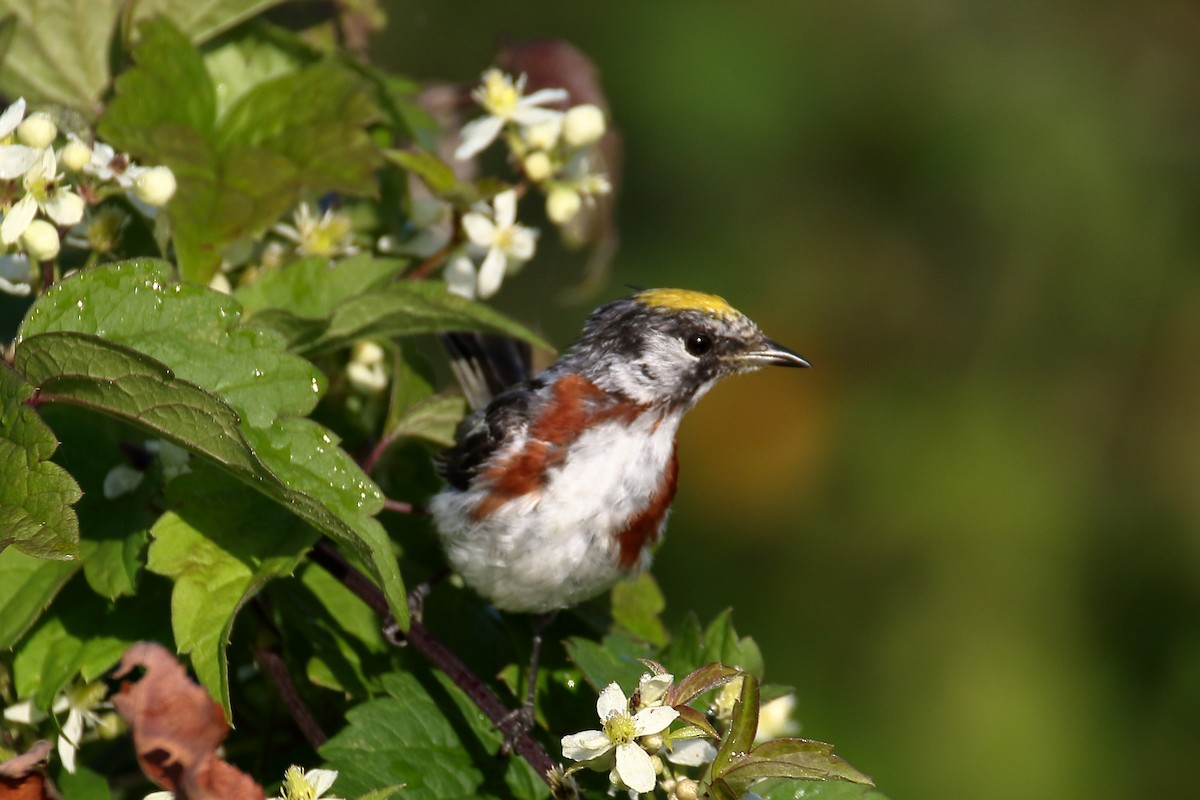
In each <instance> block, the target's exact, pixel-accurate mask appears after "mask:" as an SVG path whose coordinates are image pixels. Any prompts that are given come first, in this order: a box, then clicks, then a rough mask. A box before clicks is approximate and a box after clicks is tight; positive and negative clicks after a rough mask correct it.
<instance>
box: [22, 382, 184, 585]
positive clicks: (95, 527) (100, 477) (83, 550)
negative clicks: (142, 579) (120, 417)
mask: <svg viewBox="0 0 1200 800" xmlns="http://www.w3.org/2000/svg"><path fill="white" fill-rule="evenodd" d="M40 411H41V412H42V418H43V419H44V420H45V421H46V423H47V424H48V425H49V426H50V427H51V428H52V429H53V430H54V433H55V434H56V435H57V436H58V438H59V440H60V441H61V444H60V446H59V449H58V454H57V455H56V456H55V458H56V460H57V462H58V463H59V464H61V465H62V466H63V467H64V468H65V469H67V470H68V471H69V472H70V473H71V475H72V476H74V478H75V479H76V480H77V481H78V482H79V486H80V488H81V489H83V499H82V500H80V501H79V503H78V504H77V505H76V507H75V510H76V513H77V514H78V515H79V525H80V529H81V530H82V536H81V538H80V541H79V552H80V560H81V561H83V574H84V577H85V578H86V579H87V582H88V585H89V586H91V587H92V591H94V592H96V594H99V595H101V596H103V597H106V598H108V599H109V600H115V599H116V598H117V597H120V596H122V595H127V594H133V593H134V591H135V589H136V586H137V581H138V576H139V574H140V572H141V569H142V566H143V564H144V561H145V549H146V542H147V541H148V532H149V530H150V526H151V525H153V524H154V520H155V519H156V518H157V517H158V514H159V513H160V512H159V511H158V510H156V509H155V507H154V504H153V498H154V495H155V494H156V493H157V492H158V490H159V489H160V488H161V480H160V475H161V470H159V469H157V468H155V464H154V463H153V462H151V463H148V464H145V466H146V467H147V469H146V470H145V471H144V472H142V473H141V474H142V479H141V483H140V484H139V485H138V486H137V488H135V489H134V490H133V491H131V492H129V493H128V494H124V495H121V496H119V497H114V498H111V499H110V498H108V497H105V495H104V481H105V478H106V477H107V475H108V473H109V471H110V470H112V469H113V468H116V467H118V466H120V467H124V468H127V469H128V468H129V467H130V460H129V457H128V455H127V451H129V450H130V448H137V449H139V450H140V449H141V448H142V447H143V446H144V443H145V440H146V434H145V433H143V432H142V431H140V430H138V429H136V428H134V427H132V426H129V425H125V424H123V423H121V422H119V421H117V420H116V419H113V418H111V417H97V415H96V414H93V413H90V412H89V411H87V410H86V409H80V408H73V407H70V406H67V405H65V404H54V403H47V404H45V405H43V406H42V407H41V409H40ZM146 455H147V458H149V454H148V453H147V454H146Z"/></svg>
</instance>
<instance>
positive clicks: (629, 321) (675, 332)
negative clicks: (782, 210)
mask: <svg viewBox="0 0 1200 800" xmlns="http://www.w3.org/2000/svg"><path fill="white" fill-rule="evenodd" d="M771 365H775V366H785V367H807V366H808V362H806V361H805V360H804V359H803V358H801V357H800V356H798V355H796V354H795V353H793V352H792V351H791V350H788V349H787V348H786V347H783V346H781V345H778V344H776V343H775V342H773V341H771V340H770V339H768V338H766V337H765V336H764V335H763V334H762V332H761V331H760V330H759V329H758V326H756V325H755V324H754V323H753V322H751V321H750V320H749V319H748V318H747V317H746V316H745V315H744V314H742V313H741V312H740V311H737V310H736V309H735V308H733V307H732V306H730V305H729V304H728V303H727V302H725V300H723V299H721V298H720V297H717V296H715V295H711V294H704V293H702V292H695V291H688V290H684V289H649V290H646V291H640V292H638V293H636V294H634V295H633V296H632V297H628V298H624V299H621V300H617V301H615V302H612V303H609V304H607V305H605V306H602V307H600V308H598V309H597V310H596V311H594V312H593V313H592V315H591V316H590V317H589V318H588V321H587V324H586V325H585V326H584V329H583V333H582V334H581V335H580V337H579V340H578V341H577V342H576V343H575V345H574V346H573V347H572V348H571V349H570V350H569V351H568V352H567V353H566V354H564V355H563V356H562V357H560V358H559V359H558V361H556V362H555V363H554V364H553V365H552V366H551V367H549V368H548V369H546V370H545V371H544V372H542V373H541V374H539V375H538V376H537V377H535V378H533V379H532V380H527V381H524V382H522V383H519V384H517V385H515V386H513V387H512V388H510V389H508V390H506V391H503V392H501V393H500V394H498V395H496V396H495V397H494V398H493V399H492V400H491V402H490V403H488V404H487V405H486V407H485V408H481V409H480V410H478V411H476V412H475V413H474V414H472V415H470V416H468V417H467V418H466V419H465V420H464V421H463V423H462V425H461V426H460V427H459V429H458V435H457V443H456V444H455V445H454V447H452V448H451V449H449V450H447V451H446V452H445V453H444V454H443V455H442V458H441V460H440V462H439V468H440V472H441V474H442V477H444V478H445V480H446V486H445V488H444V489H443V490H442V491H441V492H440V493H438V494H437V495H436V496H435V497H434V498H433V500H432V501H431V504H430V511H431V512H432V514H433V518H434V520H435V522H436V525H437V529H438V532H439V534H440V536H441V539H442V543H443V545H444V547H445V550H446V554H447V556H448V558H449V561H450V564H451V566H452V567H453V568H454V570H455V571H456V572H457V573H458V574H459V575H461V576H462V578H463V580H464V581H465V582H466V584H467V585H468V586H470V587H471V588H472V589H474V590H475V591H476V592H478V593H479V594H481V595H483V596H484V597H485V598H487V599H488V600H490V601H491V602H492V603H493V604H494V605H495V606H496V607H497V608H499V609H501V610H504V611H521V612H533V613H544V612H551V611H555V610H557V609H560V608H565V607H568V606H572V605H575V604H576V603H579V602H582V601H584V600H587V599H588V598H591V597H593V596H595V595H598V594H600V593H601V592H603V591H605V590H606V589H608V588H610V587H611V586H612V585H613V584H614V583H616V582H617V581H618V580H620V579H621V578H622V577H625V576H628V575H631V574H634V573H636V572H637V571H638V570H641V569H645V568H646V567H647V566H649V563H650V557H651V553H652V551H653V549H654V546H655V545H656V544H657V543H658V542H659V541H660V539H661V538H662V534H663V529H664V527H665V525H666V520H667V512H668V510H669V509H670V505H671V501H672V500H673V499H674V497H675V486H676V478H677V476H678V472H679V460H678V457H677V456H676V447H675V435H676V432H677V431H678V429H679V423H680V421H681V420H682V419H683V415H684V414H685V413H686V412H687V410H688V409H690V408H691V407H692V406H693V405H695V403H696V401H697V400H699V399H700V398H701V397H703V396H704V394H705V393H706V392H707V391H708V390H709V389H711V388H712V387H713V385H714V384H715V383H716V382H717V381H719V380H720V379H721V378H724V377H726V376H728V375H734V374H737V373H739V372H749V371H751V370H755V369H758V368H759V367H764V366H771Z"/></svg>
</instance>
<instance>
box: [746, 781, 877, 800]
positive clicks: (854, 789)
mask: <svg viewBox="0 0 1200 800" xmlns="http://www.w3.org/2000/svg"><path fill="white" fill-rule="evenodd" d="M754 793H755V794H757V795H758V796H759V797H762V798H763V800H887V798H886V797H885V796H884V795H883V794H881V793H880V792H878V791H876V790H875V789H872V788H870V787H869V786H863V785H862V784H857V783H848V782H846V781H798V780H787V779H781V778H768V779H767V780H765V781H762V782H761V783H756V784H754Z"/></svg>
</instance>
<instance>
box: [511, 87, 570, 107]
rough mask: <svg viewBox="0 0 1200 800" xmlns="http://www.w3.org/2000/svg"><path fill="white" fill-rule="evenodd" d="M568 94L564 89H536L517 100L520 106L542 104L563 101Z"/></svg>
mask: <svg viewBox="0 0 1200 800" xmlns="http://www.w3.org/2000/svg"><path fill="white" fill-rule="evenodd" d="M568 97H570V94H569V93H568V92H567V90H566V89H538V90H537V91H536V92H533V93H532V94H527V95H525V96H524V97H522V98H521V99H520V100H519V101H518V102H519V103H520V105H522V106H544V105H547V104H549V103H564V102H566V100H567V98H568Z"/></svg>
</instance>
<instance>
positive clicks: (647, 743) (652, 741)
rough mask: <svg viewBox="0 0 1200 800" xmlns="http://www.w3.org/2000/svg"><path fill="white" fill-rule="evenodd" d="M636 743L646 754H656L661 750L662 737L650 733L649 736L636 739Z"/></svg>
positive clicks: (659, 734) (658, 734)
mask: <svg viewBox="0 0 1200 800" xmlns="http://www.w3.org/2000/svg"><path fill="white" fill-rule="evenodd" d="M638 742H639V743H640V744H641V745H642V749H643V750H645V751H646V752H647V753H657V752H658V751H659V750H662V747H663V737H662V734H661V733H652V734H650V735H649V736H643V737H642V738H641V739H638Z"/></svg>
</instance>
